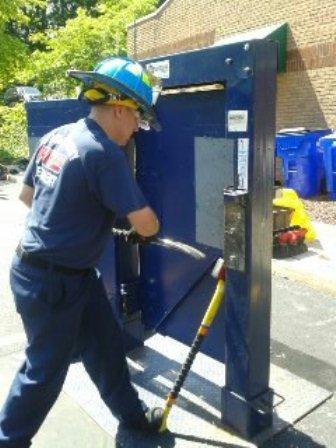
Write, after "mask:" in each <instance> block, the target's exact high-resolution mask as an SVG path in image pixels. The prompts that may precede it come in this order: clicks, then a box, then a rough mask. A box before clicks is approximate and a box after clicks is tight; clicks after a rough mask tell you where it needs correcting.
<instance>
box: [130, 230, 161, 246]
mask: <svg viewBox="0 0 336 448" xmlns="http://www.w3.org/2000/svg"><path fill="white" fill-rule="evenodd" d="M123 236H124V238H125V241H126V243H131V244H149V243H152V242H153V241H156V236H155V235H153V236H142V235H140V234H139V233H138V232H136V231H135V230H134V229H130V230H127V231H124V234H123Z"/></svg>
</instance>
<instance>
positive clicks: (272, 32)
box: [214, 23, 287, 72]
mask: <svg viewBox="0 0 336 448" xmlns="http://www.w3.org/2000/svg"><path fill="white" fill-rule="evenodd" d="M255 39H268V40H274V41H275V42H278V72H285V71H286V51H287V23H278V24H275V25H270V26H265V27H263V28H256V29H253V30H249V31H245V32H244V33H238V34H234V35H232V36H228V37H223V38H222V39H220V40H218V41H217V42H216V43H215V44H214V45H215V46H217V45H225V44H233V43H237V42H244V41H248V40H255Z"/></svg>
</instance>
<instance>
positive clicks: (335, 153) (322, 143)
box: [318, 132, 336, 200]
mask: <svg viewBox="0 0 336 448" xmlns="http://www.w3.org/2000/svg"><path fill="white" fill-rule="evenodd" d="M318 148H319V150H320V152H321V153H322V154H323V162H324V170H325V173H326V187H327V191H328V193H329V197H330V199H332V200H335V199H336V132H334V133H333V134H329V135H326V136H324V137H321V138H320V140H319V141H318Z"/></svg>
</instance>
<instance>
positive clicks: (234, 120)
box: [228, 110, 248, 132]
mask: <svg viewBox="0 0 336 448" xmlns="http://www.w3.org/2000/svg"><path fill="white" fill-rule="evenodd" d="M247 122H248V111H247V110H229V113H228V131H229V132H247Z"/></svg>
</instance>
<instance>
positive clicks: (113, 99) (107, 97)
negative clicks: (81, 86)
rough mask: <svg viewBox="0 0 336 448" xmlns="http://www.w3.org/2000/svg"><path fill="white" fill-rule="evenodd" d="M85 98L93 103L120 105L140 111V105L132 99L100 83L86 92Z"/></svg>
mask: <svg viewBox="0 0 336 448" xmlns="http://www.w3.org/2000/svg"><path fill="white" fill-rule="evenodd" d="M83 96H84V98H86V99H87V100H88V101H90V102H91V103H101V104H105V105H113V104H118V105H120V106H125V107H131V108H132V109H139V105H138V104H137V103H136V102H135V101H134V100H132V99H131V98H126V97H125V96H124V95H121V94H120V93H119V92H118V91H117V90H115V89H112V88H109V87H107V86H104V85H102V84H98V83H97V84H95V85H94V86H93V87H92V88H88V89H87V90H85V91H84V92H83Z"/></svg>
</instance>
